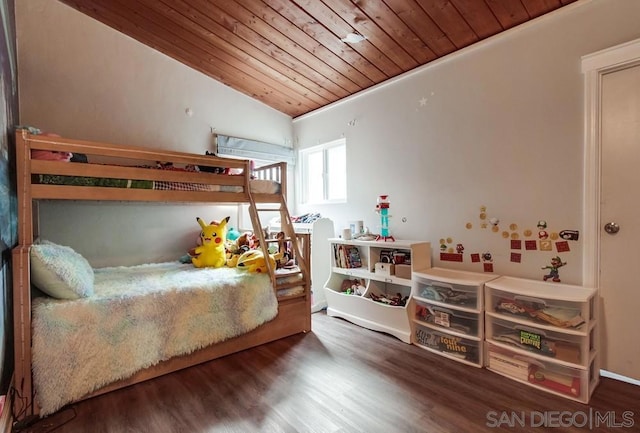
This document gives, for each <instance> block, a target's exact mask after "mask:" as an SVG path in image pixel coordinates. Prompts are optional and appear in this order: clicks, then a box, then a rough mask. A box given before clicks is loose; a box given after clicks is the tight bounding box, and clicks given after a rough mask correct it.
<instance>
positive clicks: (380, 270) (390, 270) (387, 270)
mask: <svg viewBox="0 0 640 433" xmlns="http://www.w3.org/2000/svg"><path fill="white" fill-rule="evenodd" d="M394 267H395V266H394V265H392V264H391V263H382V262H378V263H376V266H375V272H376V274H380V275H394Z"/></svg>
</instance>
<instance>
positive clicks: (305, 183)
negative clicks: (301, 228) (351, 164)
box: [298, 138, 347, 205]
mask: <svg viewBox="0 0 640 433" xmlns="http://www.w3.org/2000/svg"><path fill="white" fill-rule="evenodd" d="M337 147H344V149H345V185H344V197H341V198H330V197H329V196H328V195H329V176H328V173H329V170H328V165H329V161H328V160H329V158H328V151H329V150H331V149H335V148H337ZM346 147H347V140H346V138H339V139H337V140H333V141H329V142H327V143H323V144H320V145H317V146H312V147H308V148H305V149H300V150H299V151H298V167H299V175H300V185H302V190H301V191H300V203H301V204H303V205H309V204H328V203H346V202H347V185H346V178H347V175H346ZM318 152H322V155H323V157H322V160H323V170H322V191H323V198H322V199H321V200H319V201H318V200H315V201H310V200H309V177H308V173H309V170H308V168H307V166H308V156H309V155H311V154H316V153H318Z"/></svg>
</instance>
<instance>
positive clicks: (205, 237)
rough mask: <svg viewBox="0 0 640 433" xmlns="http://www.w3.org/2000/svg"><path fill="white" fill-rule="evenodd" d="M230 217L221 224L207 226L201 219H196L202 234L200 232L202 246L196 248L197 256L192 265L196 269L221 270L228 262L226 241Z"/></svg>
mask: <svg viewBox="0 0 640 433" xmlns="http://www.w3.org/2000/svg"><path fill="white" fill-rule="evenodd" d="M229 218H230V217H226V218H225V219H223V220H222V221H221V222H220V223H217V224H216V223H211V224H209V225H207V224H205V223H204V221H202V220H201V219H200V218H196V219H197V221H198V224H200V227H202V232H200V245H199V246H197V247H196V248H195V251H194V252H195V256H194V257H192V258H191V263H193V266H195V267H196V268H205V267H211V268H220V267H222V266H224V265H225V264H226V262H227V255H226V251H225V240H226V237H227V223H228V222H229Z"/></svg>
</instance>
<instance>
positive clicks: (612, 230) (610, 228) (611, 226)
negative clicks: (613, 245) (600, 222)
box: [604, 221, 620, 235]
mask: <svg viewBox="0 0 640 433" xmlns="http://www.w3.org/2000/svg"><path fill="white" fill-rule="evenodd" d="M604 231H605V232H607V233H609V234H610V235H615V234H616V233H618V232H619V231H620V226H619V225H618V224H616V223H614V222H613V221H612V222H610V223H606V224H605V225H604Z"/></svg>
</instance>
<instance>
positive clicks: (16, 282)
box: [11, 130, 36, 421]
mask: <svg viewBox="0 0 640 433" xmlns="http://www.w3.org/2000/svg"><path fill="white" fill-rule="evenodd" d="M30 164H31V150H30V145H29V142H28V141H27V138H26V131H25V130H22V131H18V132H17V133H16V175H17V182H16V184H17V189H18V246H17V247H15V248H14V249H13V250H12V254H11V257H12V262H11V269H12V274H13V287H12V290H13V328H14V329H13V346H14V364H15V365H14V369H15V371H14V380H15V389H16V391H17V392H16V395H15V397H14V400H13V406H14V407H13V413H14V415H15V416H16V418H17V420H18V421H19V420H21V419H24V418H25V417H27V416H29V415H32V414H34V411H35V410H36V408H35V405H34V403H33V389H32V384H31V290H30V279H29V277H30V275H29V272H30V268H29V250H30V249H31V244H32V243H33V203H32V200H31V170H30V166H29V165H30Z"/></svg>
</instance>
